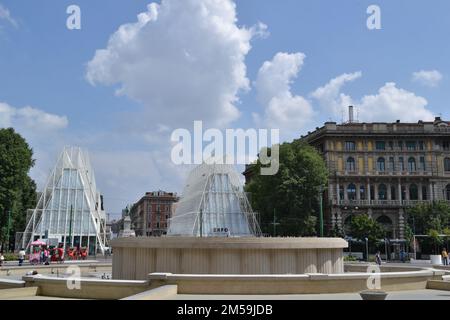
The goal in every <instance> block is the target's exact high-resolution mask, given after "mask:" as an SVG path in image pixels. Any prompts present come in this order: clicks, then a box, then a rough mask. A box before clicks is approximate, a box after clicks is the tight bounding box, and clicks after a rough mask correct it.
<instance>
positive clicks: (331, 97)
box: [311, 72, 433, 122]
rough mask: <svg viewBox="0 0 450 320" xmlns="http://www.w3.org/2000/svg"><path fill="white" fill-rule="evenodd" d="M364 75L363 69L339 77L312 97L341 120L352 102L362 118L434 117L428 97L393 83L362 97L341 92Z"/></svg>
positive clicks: (402, 118) (388, 83) (413, 118)
mask: <svg viewBox="0 0 450 320" xmlns="http://www.w3.org/2000/svg"><path fill="white" fill-rule="evenodd" d="M361 75H362V74H361V72H355V73H351V74H347V73H346V74H343V75H341V76H338V77H336V78H334V79H332V80H331V81H330V82H329V83H328V84H326V85H325V86H323V87H320V88H318V89H317V90H315V91H314V92H313V93H312V94H311V96H312V97H313V98H314V99H316V100H317V101H318V103H319V105H320V106H321V108H322V109H323V110H324V111H326V112H329V114H330V115H331V116H334V117H335V118H338V119H339V118H340V117H342V112H344V111H346V109H347V107H348V106H349V105H353V106H355V107H356V108H357V109H358V115H359V120H360V121H367V122H369V121H374V122H377V121H387V122H390V121H395V120H402V121H405V122H416V121H418V120H433V113H432V112H431V111H430V110H428V109H427V106H428V101H427V100H426V99H425V98H423V97H420V96H417V95H416V94H415V93H413V92H410V91H407V90H405V89H401V88H398V87H397V85H396V84H395V83H393V82H387V83H386V84H385V85H384V86H383V87H381V88H380V89H379V90H378V93H377V94H373V95H365V96H363V97H362V98H361V99H355V98H353V97H351V96H349V95H346V94H344V93H342V89H343V86H344V85H345V84H346V83H348V82H351V81H354V80H356V79H358V78H360V77H361Z"/></svg>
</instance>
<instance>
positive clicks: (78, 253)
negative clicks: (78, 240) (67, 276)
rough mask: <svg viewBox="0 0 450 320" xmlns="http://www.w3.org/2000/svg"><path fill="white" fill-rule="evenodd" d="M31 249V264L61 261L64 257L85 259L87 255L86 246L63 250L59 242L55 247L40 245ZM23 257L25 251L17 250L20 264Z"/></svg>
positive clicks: (47, 263)
mask: <svg viewBox="0 0 450 320" xmlns="http://www.w3.org/2000/svg"><path fill="white" fill-rule="evenodd" d="M33 250H34V252H33V253H32V254H30V262H31V263H32V264H44V265H49V264H50V263H52V262H56V263H63V262H64V260H65V259H66V257H67V259H68V260H86V259H87V256H88V250H87V248H81V247H80V246H77V247H75V248H68V249H67V251H66V252H64V245H63V244H60V245H59V246H58V247H57V248H55V247H47V246H41V247H38V248H35V249H33ZM21 253H22V255H21ZM21 257H23V258H21ZM24 258H25V251H24V250H23V249H22V250H21V251H20V252H19V265H22V263H23V260H24Z"/></svg>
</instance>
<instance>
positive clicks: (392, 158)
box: [389, 157, 395, 172]
mask: <svg viewBox="0 0 450 320" xmlns="http://www.w3.org/2000/svg"><path fill="white" fill-rule="evenodd" d="M389 170H390V171H391V172H394V171H395V160H394V157H390V158H389Z"/></svg>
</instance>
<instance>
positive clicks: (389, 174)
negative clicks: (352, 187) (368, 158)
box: [330, 170, 437, 177]
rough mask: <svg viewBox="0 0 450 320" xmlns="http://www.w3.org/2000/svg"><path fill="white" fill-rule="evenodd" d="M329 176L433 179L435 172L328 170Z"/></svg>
mask: <svg viewBox="0 0 450 320" xmlns="http://www.w3.org/2000/svg"><path fill="white" fill-rule="evenodd" d="M330 173H331V174H335V175H336V176H339V177H356V176H359V177H360V176H364V177H433V176H436V175H437V171H435V170H426V171H423V170H417V171H375V170H374V171H363V172H359V171H351V170H344V171H338V170H336V171H334V170H330Z"/></svg>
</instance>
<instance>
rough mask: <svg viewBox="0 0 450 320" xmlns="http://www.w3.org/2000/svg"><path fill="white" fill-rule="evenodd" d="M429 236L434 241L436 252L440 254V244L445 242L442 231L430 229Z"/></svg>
mask: <svg viewBox="0 0 450 320" xmlns="http://www.w3.org/2000/svg"><path fill="white" fill-rule="evenodd" d="M428 236H429V237H430V239H431V241H432V242H433V245H434V246H433V251H434V254H439V245H441V244H442V243H443V242H444V240H443V239H442V238H441V233H440V232H439V231H438V230H435V229H430V230H429V231H428Z"/></svg>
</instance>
